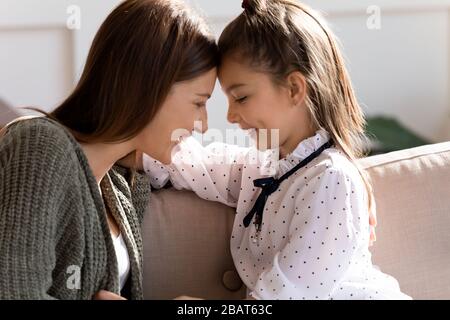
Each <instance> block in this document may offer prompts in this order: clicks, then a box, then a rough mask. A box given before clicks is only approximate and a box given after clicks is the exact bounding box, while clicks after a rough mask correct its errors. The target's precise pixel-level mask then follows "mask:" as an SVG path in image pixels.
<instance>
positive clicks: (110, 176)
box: [0, 0, 217, 299]
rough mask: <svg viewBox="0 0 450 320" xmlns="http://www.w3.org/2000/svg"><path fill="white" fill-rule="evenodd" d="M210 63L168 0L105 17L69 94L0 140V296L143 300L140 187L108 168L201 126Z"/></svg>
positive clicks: (197, 23)
mask: <svg viewBox="0 0 450 320" xmlns="http://www.w3.org/2000/svg"><path fill="white" fill-rule="evenodd" d="M216 65H217V47H216V44H215V42H214V40H213V39H212V38H211V37H210V36H209V34H208V33H207V32H206V28H205V24H204V23H203V22H202V21H201V20H199V19H198V18H197V17H195V16H194V15H193V14H192V13H191V12H190V11H189V10H188V9H187V8H186V7H185V6H184V5H183V4H182V3H180V2H178V1H167V0H127V1H124V2H123V3H122V4H120V5H119V6H118V7H117V8H116V9H115V10H114V11H113V12H112V13H111V14H110V15H109V16H108V18H107V19H106V21H105V22H104V23H103V25H102V26H101V28H100V30H99V31H98V33H97V35H96V37H95V39H94V42H93V45H92V48H91V50H90V52H89V56H88V58H87V62H86V66H85V69H84V71H83V74H82V76H81V79H80V81H79V83H78V85H77V87H76V88H75V90H74V92H73V93H72V94H71V95H70V96H69V97H68V98H67V99H66V100H65V101H64V102H63V103H62V104H61V105H60V106H59V107H58V108H56V110H54V111H53V112H51V113H50V114H48V115H47V117H40V118H32V119H23V120H21V121H16V122H14V123H12V124H10V125H9V126H7V128H6V130H4V131H3V133H2V135H3V137H1V138H0V253H1V254H0V279H2V281H0V299H92V298H99V299H105V298H106V299H122V297H127V298H131V299H141V298H142V284H141V279H142V258H141V255H142V241H141V235H140V222H141V220H142V216H143V213H144V209H145V207H146V199H148V193H149V191H150V190H149V189H150V187H149V186H150V185H149V183H148V181H147V178H146V177H145V175H141V174H139V173H136V172H133V171H132V170H127V169H124V168H121V167H118V166H115V167H113V165H114V163H115V162H117V161H118V160H119V159H121V158H123V157H125V156H127V155H129V154H130V153H133V152H134V151H135V150H137V149H139V150H141V151H143V152H145V153H147V154H149V155H151V156H152V157H154V158H155V159H158V160H159V161H161V162H162V163H168V162H170V153H171V150H172V148H173V147H174V145H175V144H176V141H175V142H174V141H172V140H173V137H172V132H173V131H174V130H175V129H179V128H181V129H185V131H186V130H187V131H188V132H190V131H191V130H193V126H194V121H202V122H203V123H205V122H206V110H205V104H206V101H207V99H208V98H209V96H210V95H211V93H212V90H213V88H214V84H215V80H216V69H215V68H216ZM169 119H170V121H169ZM175 140H176V139H175Z"/></svg>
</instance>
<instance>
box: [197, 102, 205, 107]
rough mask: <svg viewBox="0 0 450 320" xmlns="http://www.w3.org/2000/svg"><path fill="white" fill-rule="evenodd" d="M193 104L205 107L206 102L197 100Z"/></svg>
mask: <svg viewBox="0 0 450 320" xmlns="http://www.w3.org/2000/svg"><path fill="white" fill-rule="evenodd" d="M195 105H196V106H197V108H204V107H206V102H197V103H195Z"/></svg>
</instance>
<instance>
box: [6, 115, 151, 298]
mask: <svg viewBox="0 0 450 320" xmlns="http://www.w3.org/2000/svg"><path fill="white" fill-rule="evenodd" d="M129 173H130V172H129V170H127V169H124V168H121V167H118V166H115V167H113V168H112V169H111V170H110V171H109V172H108V173H107V175H106V176H105V177H104V179H103V180H102V182H101V184H100V186H101V189H102V193H103V197H102V195H101V193H100V192H99V189H98V185H97V182H96V180H95V178H94V176H93V173H92V171H91V169H90V167H89V165H88V161H87V158H86V156H85V154H84V153H83V150H82V149H81V146H80V145H79V143H78V142H77V141H76V140H75V139H74V137H73V136H72V135H71V134H70V132H69V131H68V130H66V129H65V128H64V127H62V126H61V125H59V124H58V123H57V122H55V121H53V120H50V119H48V118H42V117H40V118H33V119H27V120H22V121H18V122H16V123H13V124H11V125H10V126H8V128H7V130H6V132H5V134H4V136H3V137H0V299H92V297H93V295H94V294H95V293H97V292H98V291H99V290H102V289H103V290H108V291H112V292H115V293H119V277H118V266H117V259H116V255H115V251H114V245H113V242H112V239H111V233H110V230H109V227H108V223H107V219H106V210H105V203H106V204H107V205H108V207H109V208H110V210H111V213H112V215H113V216H114V218H115V220H116V221H117V222H118V224H119V227H120V231H121V233H122V235H123V237H124V240H125V244H126V246H127V248H128V252H129V256H130V265H131V266H130V267H131V271H130V275H129V279H128V282H127V286H126V287H127V294H128V297H129V298H131V299H142V298H143V294H142V238H141V234H140V224H141V222H142V219H143V215H144V211H145V209H146V206H147V203H148V199H149V196H150V182H149V180H148V177H147V176H146V175H145V174H140V173H137V174H136V175H135V180H134V181H135V182H134V184H133V187H131V184H130V183H129V177H128V175H129Z"/></svg>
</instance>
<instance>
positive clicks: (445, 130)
mask: <svg viewBox="0 0 450 320" xmlns="http://www.w3.org/2000/svg"><path fill="white" fill-rule="evenodd" d="M119 2H120V0H40V1H39V2H38V1H35V0H0V97H2V98H4V99H5V100H6V101H8V102H9V103H11V104H12V105H14V106H15V107H19V106H26V105H35V106H40V107H42V108H44V109H46V110H50V109H52V108H53V107H54V106H56V105H57V104H58V103H59V102H60V101H61V100H62V99H63V98H64V97H65V96H66V95H67V94H68V92H70V90H71V89H72V88H73V85H74V83H75V81H76V79H77V78H78V76H79V74H80V72H81V69H82V66H83V64H84V60H85V57H86V54H87V51H88V49H89V46H90V43H91V41H92V38H93V36H94V34H95V32H96V30H97V28H98V27H99V25H100V23H101V22H102V21H103V19H104V18H105V17H106V15H107V14H108V13H109V12H110V10H111V9H112V8H113V7H114V6H115V5H116V4H117V3H119ZM188 2H190V3H191V4H193V5H194V6H195V7H197V8H199V9H200V10H201V11H203V12H204V14H205V15H206V16H207V20H208V21H209V22H210V24H211V26H212V28H213V29H214V30H215V32H216V34H217V35H219V34H220V31H221V30H222V28H223V27H224V25H225V24H226V23H227V22H228V21H230V20H231V19H232V18H233V17H235V16H236V15H238V14H239V13H240V12H242V9H241V1H240V0H227V1H218V0H190V1H188ZM305 2H307V3H308V4H310V5H312V6H313V7H314V8H316V9H319V10H321V11H322V12H324V14H325V15H326V17H327V20H328V21H329V23H330V24H331V26H332V28H333V29H334V30H335V32H336V34H337V35H338V37H339V38H340V39H341V42H342V44H343V49H344V53H345V56H346V57H347V61H348V66H349V69H350V74H351V76H352V79H353V82H354V85H355V88H356V91H357V95H358V98H359V100H360V102H361V103H362V104H363V105H364V108H365V110H366V112H367V114H387V115H392V116H395V117H397V118H398V119H399V120H400V121H402V122H403V123H405V124H406V125H407V126H409V127H411V128H413V129H414V130H416V131H417V132H418V133H420V134H421V135H423V136H424V137H427V138H429V139H432V140H433V141H441V140H450V103H449V101H450V97H449V88H450V63H449V58H450V1H448V0H391V1H389V0H377V1H376V4H377V5H378V6H379V7H380V9H381V29H379V30H369V29H368V28H367V26H366V22H367V19H368V17H369V15H368V14H367V12H366V10H367V8H368V7H369V6H370V5H373V4H374V1H372V0H352V1H350V0H348V1H340V0H334V1H332V0H326V1H325V0H305ZM74 4H75V5H78V6H79V7H80V9H81V29H80V30H69V29H68V28H67V27H66V21H67V18H68V17H69V14H68V13H67V8H68V7H69V6H70V5H74ZM208 111H209V116H210V127H215V128H220V129H226V128H231V126H230V125H228V124H227V123H226V122H225V116H226V99H225V97H224V96H223V94H222V93H221V91H220V88H219V86H217V87H216V92H215V94H214V96H213V98H212V100H211V102H210V103H209V106H208ZM446 126H447V127H446Z"/></svg>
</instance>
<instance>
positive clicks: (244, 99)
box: [235, 96, 248, 104]
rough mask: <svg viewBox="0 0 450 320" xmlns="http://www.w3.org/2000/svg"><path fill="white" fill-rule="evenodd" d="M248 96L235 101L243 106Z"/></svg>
mask: <svg viewBox="0 0 450 320" xmlns="http://www.w3.org/2000/svg"><path fill="white" fill-rule="evenodd" d="M247 98H248V97H247V96H243V97H241V98H236V99H235V101H236V102H237V103H240V104H242V103H244V102H245V101H246V100H247Z"/></svg>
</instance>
